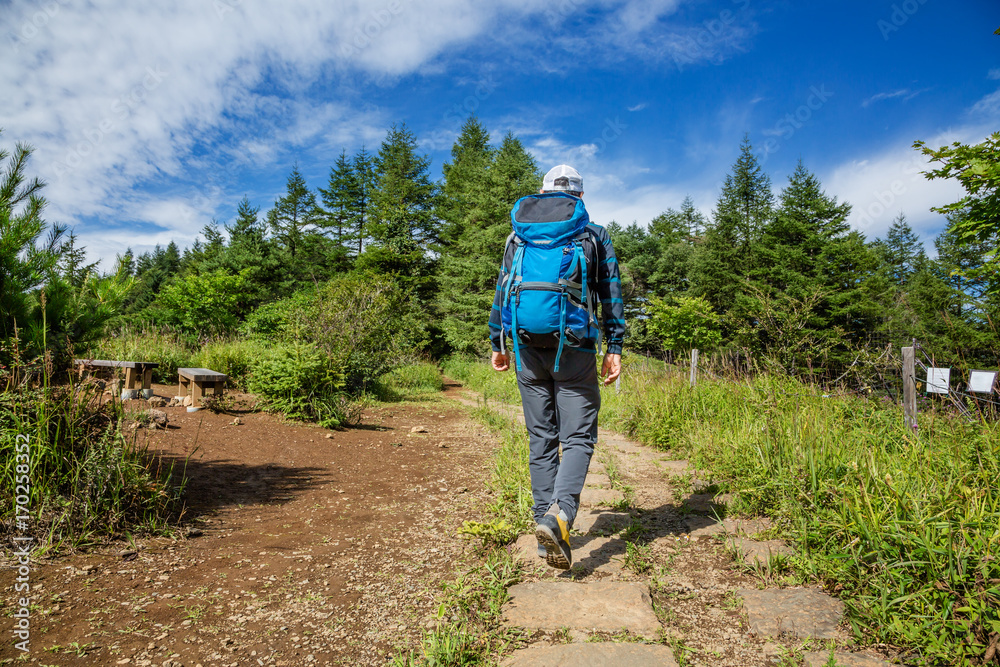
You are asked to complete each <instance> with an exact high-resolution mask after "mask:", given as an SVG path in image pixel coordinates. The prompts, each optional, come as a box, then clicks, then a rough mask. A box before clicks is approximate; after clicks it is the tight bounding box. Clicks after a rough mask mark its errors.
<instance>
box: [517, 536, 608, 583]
mask: <svg viewBox="0 0 1000 667" xmlns="http://www.w3.org/2000/svg"><path fill="white" fill-rule="evenodd" d="M569 545H570V548H571V549H572V550H573V569H574V570H576V571H578V572H579V571H583V572H584V573H593V572H599V573H601V574H618V573H619V572H621V571H622V563H623V560H624V558H625V541H624V540H622V539H620V538H617V537H592V536H588V535H570V537H569ZM513 552H514V554H515V555H517V556H518V557H519V558H520V559H521V560H523V561H524V562H525V564H527V565H528V567H539V568H543V569H545V570H548V571H549V573H554V572H558V570H553V569H551V568H549V566H548V565H546V564H545V561H544V560H542V559H541V558H539V557H538V540H537V539H535V536H534V535H522V536H521V537H519V538H518V539H517V542H515V543H514V548H513Z"/></svg>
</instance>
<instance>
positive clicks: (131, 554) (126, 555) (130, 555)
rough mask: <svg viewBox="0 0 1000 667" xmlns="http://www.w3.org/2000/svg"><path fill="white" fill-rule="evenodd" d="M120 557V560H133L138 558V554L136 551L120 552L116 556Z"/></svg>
mask: <svg viewBox="0 0 1000 667" xmlns="http://www.w3.org/2000/svg"><path fill="white" fill-rule="evenodd" d="M118 555H119V556H121V558H122V560H135V559H136V558H138V557H139V552H137V551H122V552H121V553H119V554H118Z"/></svg>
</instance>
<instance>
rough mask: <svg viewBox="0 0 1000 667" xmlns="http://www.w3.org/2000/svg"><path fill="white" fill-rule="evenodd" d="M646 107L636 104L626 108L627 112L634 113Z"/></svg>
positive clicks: (643, 104) (644, 104)
mask: <svg viewBox="0 0 1000 667" xmlns="http://www.w3.org/2000/svg"><path fill="white" fill-rule="evenodd" d="M646 106H647V105H646V103H645V102H642V103H640V104H636V105H635V106H631V107H628V110H629V111H633V112H634V111H642V110H643V109H645V108H646Z"/></svg>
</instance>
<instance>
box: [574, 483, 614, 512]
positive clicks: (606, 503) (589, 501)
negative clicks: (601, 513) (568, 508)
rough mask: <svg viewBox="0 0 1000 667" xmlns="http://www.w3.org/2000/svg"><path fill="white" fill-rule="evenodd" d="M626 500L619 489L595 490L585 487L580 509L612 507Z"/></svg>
mask: <svg viewBox="0 0 1000 667" xmlns="http://www.w3.org/2000/svg"><path fill="white" fill-rule="evenodd" d="M624 499H625V496H624V495H622V492H621V491H618V490H617V489H594V488H589V487H584V488H583V492H582V493H580V507H581V508H594V507H602V506H603V507H610V506H612V505H614V504H615V503H619V502H621V501H622V500H624Z"/></svg>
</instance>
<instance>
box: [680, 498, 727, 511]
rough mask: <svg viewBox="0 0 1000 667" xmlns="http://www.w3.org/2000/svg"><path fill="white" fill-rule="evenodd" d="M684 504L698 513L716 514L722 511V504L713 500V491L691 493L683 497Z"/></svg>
mask: <svg viewBox="0 0 1000 667" xmlns="http://www.w3.org/2000/svg"><path fill="white" fill-rule="evenodd" d="M684 505H685V507H687V508H688V509H689V510H691V511H692V512H697V513H699V514H716V513H721V512H722V505H719V504H718V503H716V502H715V494H714V493H692V494H691V495H690V496H688V497H687V498H685V499H684Z"/></svg>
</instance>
